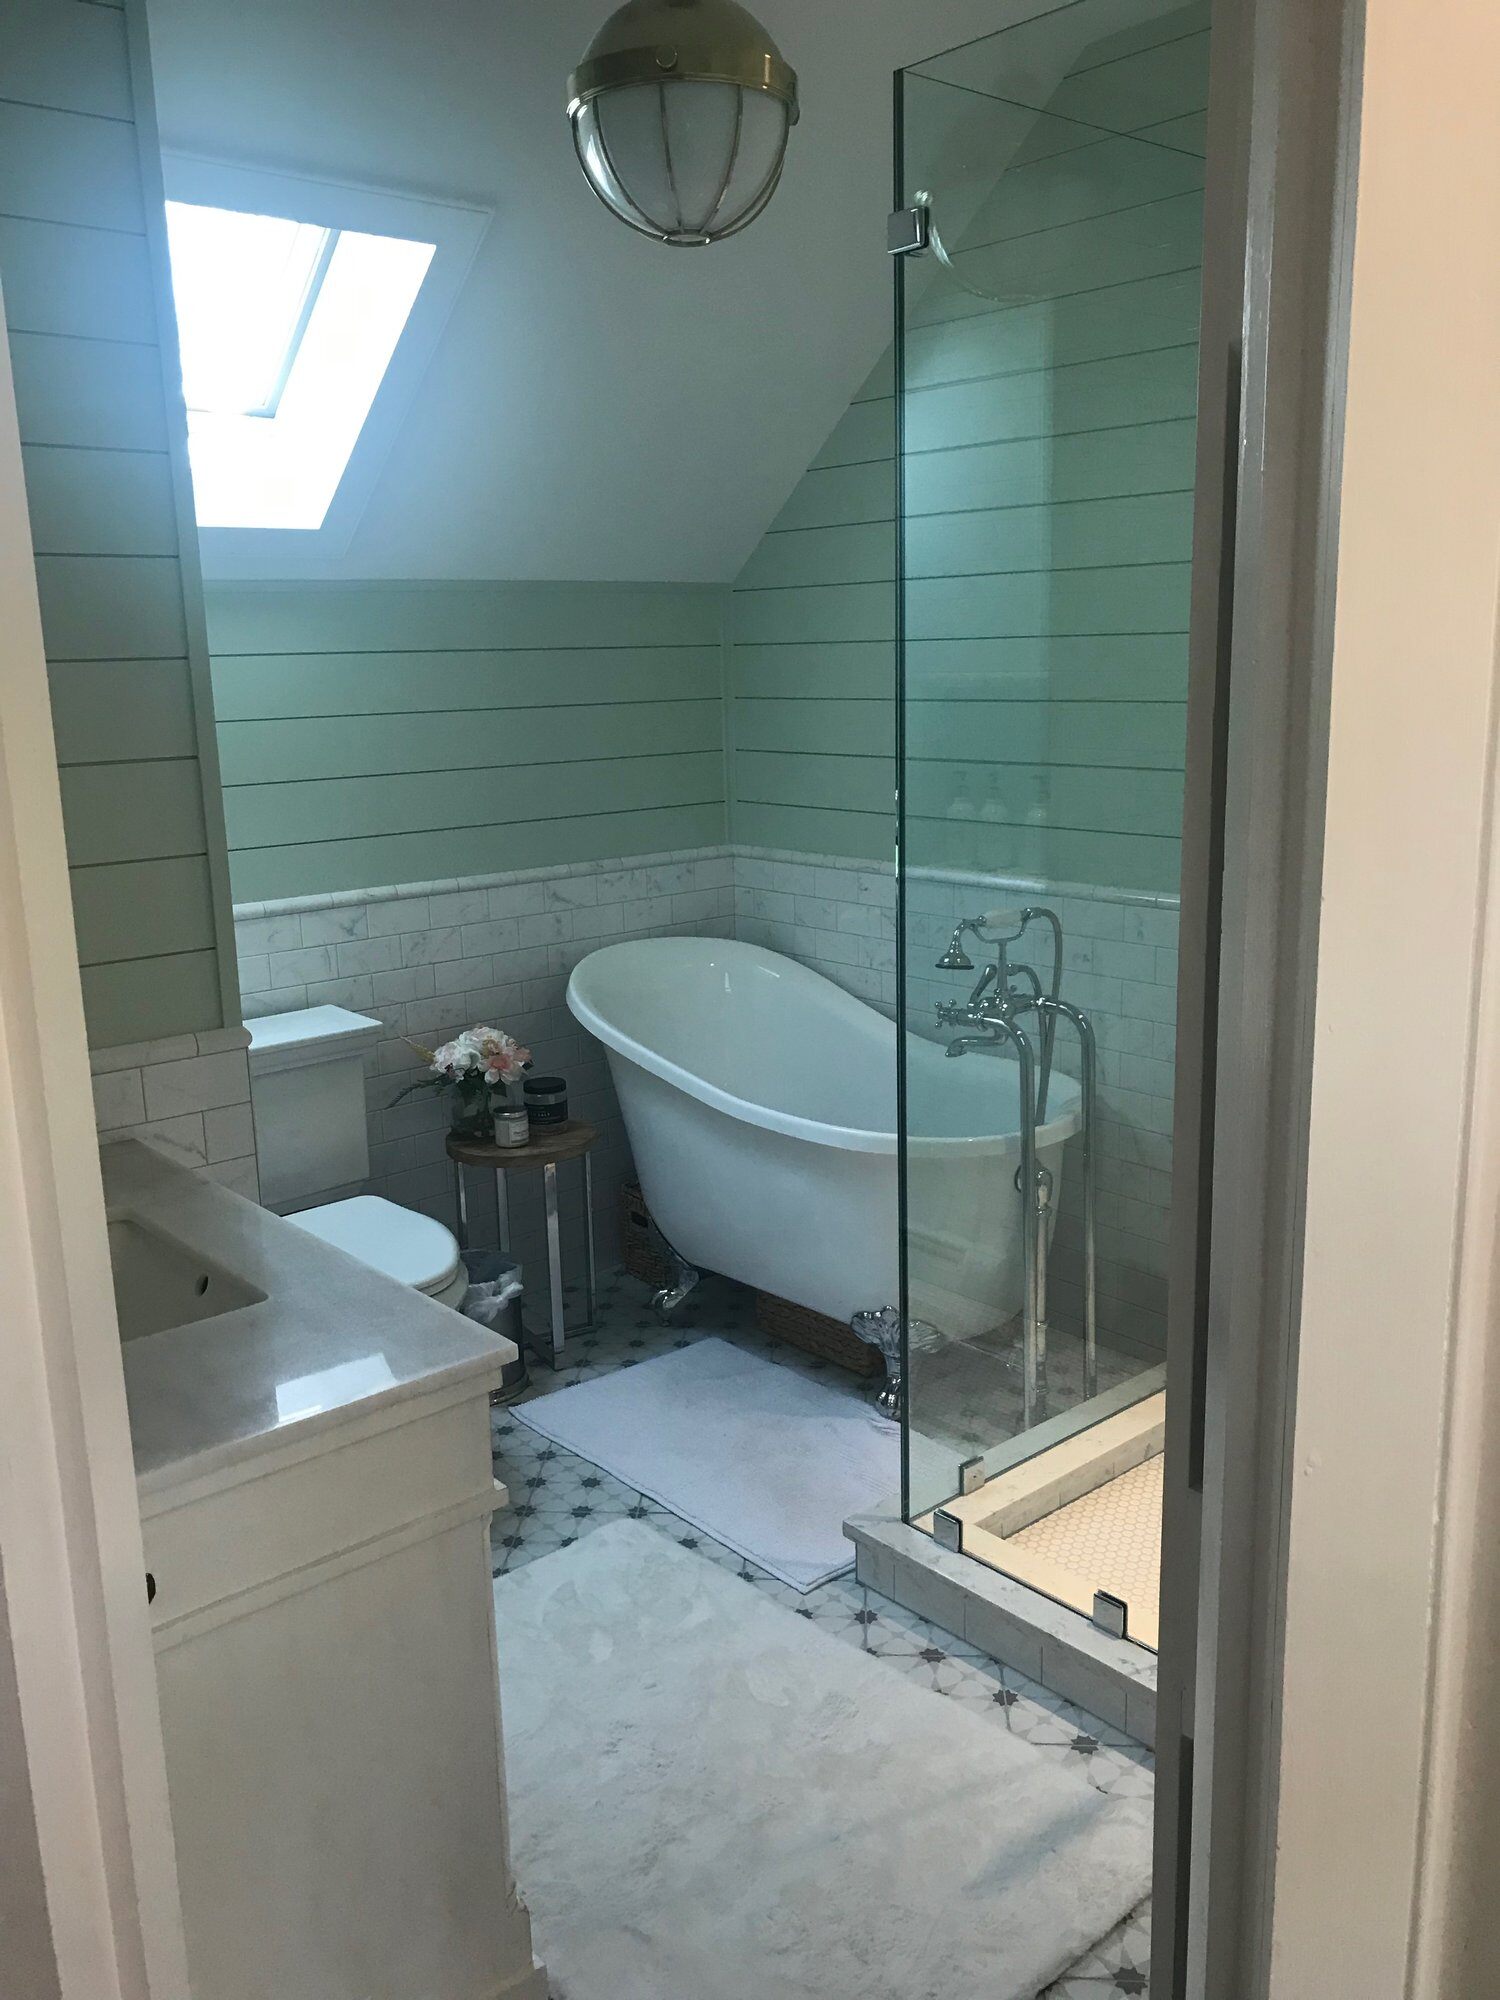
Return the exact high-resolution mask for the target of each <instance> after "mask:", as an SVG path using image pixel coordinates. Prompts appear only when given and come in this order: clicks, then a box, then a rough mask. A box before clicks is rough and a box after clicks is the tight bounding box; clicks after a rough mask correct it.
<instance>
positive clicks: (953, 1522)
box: [932, 1507, 964, 1556]
mask: <svg viewBox="0 0 1500 2000" xmlns="http://www.w3.org/2000/svg"><path fill="white" fill-rule="evenodd" d="M932 1539H933V1540H934V1541H935V1542H936V1543H937V1545H938V1547H939V1548H940V1549H951V1550H952V1552H953V1554H954V1555H956V1556H961V1555H962V1554H963V1552H964V1524H963V1522H962V1521H960V1520H959V1518H958V1516H957V1515H956V1514H950V1513H949V1512H948V1509H947V1508H946V1507H934V1509H933V1510H932Z"/></svg>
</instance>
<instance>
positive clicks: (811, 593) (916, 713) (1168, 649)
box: [729, 10, 1207, 891]
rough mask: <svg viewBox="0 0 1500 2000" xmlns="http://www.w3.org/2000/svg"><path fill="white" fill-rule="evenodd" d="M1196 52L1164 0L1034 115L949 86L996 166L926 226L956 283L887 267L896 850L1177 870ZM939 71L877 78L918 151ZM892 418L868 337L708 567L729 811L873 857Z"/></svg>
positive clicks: (1169, 875)
mask: <svg viewBox="0 0 1500 2000" xmlns="http://www.w3.org/2000/svg"><path fill="white" fill-rule="evenodd" d="M997 46H998V42H997ZM1206 68H1207V31H1206V25H1205V16H1204V14H1203V13H1202V12H1201V11H1199V10H1187V11H1185V12H1184V13H1182V14H1179V15H1176V16H1174V17H1171V18H1170V19H1167V20H1163V21H1161V22H1159V23H1157V24H1156V25H1155V26H1154V27H1153V28H1152V29H1150V30H1145V31H1143V30H1136V31H1134V32H1133V33H1131V34H1130V35H1129V36H1125V37H1120V38H1118V39H1117V41H1116V43H1115V44H1113V45H1108V44H1106V45H1103V46H1100V45H1096V46H1095V47H1094V48H1093V49H1092V50H1090V51H1089V53H1088V56H1087V57H1086V59H1085V60H1084V63H1083V66H1082V68H1081V69H1080V70H1079V71H1077V72H1075V73H1073V74H1071V75H1070V76H1068V77H1067V78H1066V79H1065V80H1064V81H1063V83H1062V84H1061V86H1060V87H1059V89H1058V90H1057V91H1056V92H1055V93H1054V95H1053V96H1052V98H1051V99H1050V102H1049V109H1048V112H1047V114H1046V115H1042V114H1038V113H1023V112H1020V111H1018V109H1017V107H1016V106H1015V105H1014V104H1010V103H1006V102H1004V101H1002V100H1000V99H998V98H997V99H996V100H994V101H993V102H991V101H990V100H987V99H986V98H985V97H984V96H983V95H982V93H981V94H978V95H975V94H974V92H973V91H970V92H968V93H966V95H965V99H964V113H963V115H964V116H965V118H966V119H967V120H968V125H969V129H968V131H967V134H966V144H967V146H968V148H969V150H970V153H971V154H974V153H978V154H979V155H980V156H985V155H986V154H988V155H989V156H992V157H994V158H995V159H996V161H997V162H1002V161H1008V162H1009V164H1008V165H1007V166H1006V167H1005V170H1004V171H1003V173H1002V174H1001V176H1000V178H999V180H998V183H997V185H996V186H995V188H994V190H993V192H991V193H990V194H989V195H987V196H986V197H985V198H984V199H983V200H982V201H981V202H980V203H979V204H978V205H977V207H976V208H975V210H974V212H973V213H972V214H971V215H970V217H969V218H968V220H967V222H966V223H965V225H964V227H963V230H962V233H961V235H960V236H959V238H958V241H957V244H956V245H955V246H950V247H956V248H957V250H958V262H959V263H960V266H961V267H962V269H963V271H964V273H965V276H966V278H967V279H968V280H969V286H972V287H975V288H977V289H970V288H969V286H965V285H960V284H959V283H957V282H955V281H954V279H952V278H951V277H950V276H949V275H948V274H947V273H946V272H943V271H940V270H938V269H937V268H936V266H935V264H934V263H933V261H932V260H931V259H930V258H929V259H927V260H924V261H923V262H922V263H921V264H920V265H916V266H913V267H911V269H910V277H911V283H912V289H911V295H910V298H909V301H908V311H907V315H906V323H905V343H904V356H903V367H904V379H903V391H904V395H903V408H902V416H903V419H904V467H903V471H904V480H905V496H904V518H905V534H906V574H907V592H906V621H907V652H906V667H907V685H906V697H907V698H906V709H905V721H906V785H907V800H906V804H907V815H908V835H907V840H908V858H909V859H910V860H911V861H912V862H913V863H914V864H926V865H934V866H942V867H957V868H976V869H982V870H985V871H993V872H997V873H1024V874H1027V875H1041V876H1044V877H1048V878H1050V879H1053V880H1062V881H1073V882H1091V883H1099V884H1104V885H1109V886H1113V887H1120V888H1132V889H1144V890H1156V891H1161V890H1175V889H1176V887H1177V874H1178V859H1179V857H1178V835H1179V822H1180V815H1181V806H1182V762H1183V745H1184V720H1185V699H1186V686H1187V637H1186V634H1187V622H1188V592H1189V581H1190V558H1191V538H1192V487H1193V460H1194V430H1195V423H1194V417H1195V404H1196V376H1197V360H1198V348H1197V343H1198V313H1199V290H1200V283H1201V275H1200V268H1199V267H1200V264H1201V232H1202V208H1201V185H1202V170H1203V163H1202V158H1201V146H1202V131H1201V114H1202V110H1203V105H1204V101H1205V98H1206V88H1207V78H1206ZM954 88H955V85H954V84H953V83H951V82H946V81H942V82H940V81H937V80H935V79H930V78H918V79H913V80H912V81H910V82H909V84H908V90H909V92H910V93H912V94H911V95H909V97H908V101H907V119H906V129H907V142H908V166H909V168H910V169H911V171H912V173H913V174H914V175H915V176H916V177H917V178H922V177H923V167H924V164H925V163H924V162H923V161H922V160H921V159H920V157H919V155H920V151H921V144H922V141H921V133H922V131H923V129H924V117H925V118H926V120H927V123H928V124H930V126H931V127H932V129H933V130H937V129H939V128H940V126H941V125H942V121H941V119H940V118H939V115H938V114H939V113H940V112H942V111H944V110H945V109H946V108H947V107H948V106H949V104H950V103H951V102H952V92H953V90H954ZM1064 113H1065V114H1066V118H1067V120H1068V121H1069V122H1067V123H1064V122H1063V117H1062V115H1060V114H1064ZM1083 120H1087V121H1089V122H1088V123H1087V124H1085V123H1082V122H1080V121H1083ZM986 121H990V124H991V125H992V128H993V129H992V130H987V129H986ZM950 124H951V121H950ZM1111 126H1113V127H1114V128H1115V129H1114V130H1111V129H1108V128H1110V127H1111ZM1022 128H1024V129H1022ZM943 129H948V128H946V127H944V128H943ZM1122 133H1124V134H1135V135H1137V136H1120V135H1121V134H1122ZM936 184H937V186H938V187H939V189H941V187H942V182H941V180H940V179H939V180H937V183H936ZM937 213H938V215H939V218H940V220H941V219H942V218H943V216H944V206H943V202H942V199H941V195H940V196H939V199H938V202H937ZM993 292H999V293H1000V294H1001V295H1002V299H1003V301H1004V302H1003V303H996V302H995V300H994V299H993V298H992V297H987V296H981V295H980V294H981V293H993ZM895 429H896V398H895V378H894V363H893V358H892V356H891V355H889V354H888V355H887V356H886V357H885V359H884V360H883V361H882V363H881V364H880V366H879V367H878V368H877V369H876V370H875V372H874V374H873V375H872V376H871V378H870V380H869V381H868V382H867V383H866V384H865V386H864V388H863V389H862V390H861V391H860V393H859V395H858V396H857V397H856V399H855V400H854V402H853V403H852V404H851V406H850V408H849V410H848V411H847V413H846V414H845V416H844V417H843V418H842V419H841V421H840V422H839V424H838V425H837V426H836V428H835V429H834V431H833V434H832V435H831V437H830V438H829V440H828V443H827V444H826V445H825V447H824V449H823V451H822V452H821V453H820V455H819V456H818V458H817V459H816V460H815V461H814V463H813V465H812V467H811V468H810V469H809V471H808V472H807V474H806V475H805V477H804V478H803V480H802V482H801V484H800V485H799V486H798V488H797V490H796V492H795V493H794V494H793V495H792V498H791V499H790V500H789V501H788V503H787V505H786V507H785V508H784V509H783V510H782V513H781V515H780V517H779V518H778V519H777V521H776V522H775V523H774V525H773V526H772V528H771V530H770V532H769V533H768V534H767V535H766V536H765V538H764V540H763V541H762V543H761V545H760V547H759V548H758V549H757V550H756V552H755V555H754V556H753V557H752V559H751V561H750V562H749V564H748V565H747V566H746V568H745V570H744V572H743V573H742V574H741V576H740V578H739V581H738V583H737V585H736V588H735V591H734V593H733V598H732V610H731V637H732V648H731V655H730V670H729V671H730V690H729V698H730V711H731V713H730V728H729V741H730V744H731V747H732V759H731V773H730V816H731V828H732V832H733V836H734V838H735V839H737V840H743V841H752V842H757V843H761V844H765V845H768V846H772V847H782V848H797V849H805V850H812V851H816V852H822V853H829V854H843V855H852V856H860V857H863V856H871V857H875V858H878V859H881V860H889V859H890V858H891V855H892V852H893V846H894V805H893V794H894V784H895V768H894V741H893V735H894V719H893V700H892V697H893V693H894V685H895V645H894V633H895V589H894V577H895V553H896V537H895V527H894V521H895V515H896V506H895V491H896V474H895V463H894V460H895Z"/></svg>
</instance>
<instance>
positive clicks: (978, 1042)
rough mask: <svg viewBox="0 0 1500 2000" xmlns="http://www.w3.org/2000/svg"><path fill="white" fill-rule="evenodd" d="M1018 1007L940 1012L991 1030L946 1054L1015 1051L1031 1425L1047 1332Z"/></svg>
mask: <svg viewBox="0 0 1500 2000" xmlns="http://www.w3.org/2000/svg"><path fill="white" fill-rule="evenodd" d="M1022 1005H1023V1006H1028V1007H1029V1006H1030V1005H1032V1003H1031V1002H1030V1001H1024V1002H1022ZM1016 1011H1017V1010H1016V1007H1015V1003H1014V1002H1012V1001H1008V1000H1007V1001H997V1002H996V1003H995V1005H994V1006H992V1007H985V1006H979V1007H974V1008H970V1007H950V1008H942V1007H940V1008H939V1009H938V1018H939V1019H940V1020H949V1021H953V1022H960V1021H962V1022H966V1023H968V1024H970V1025H972V1026H974V1027H977V1028H984V1029H987V1030H988V1031H989V1032H988V1033H986V1034H982V1035H960V1036H959V1037H958V1038H957V1040H955V1041H952V1042H950V1043H949V1044H948V1054H949V1055H950V1056H962V1055H967V1054H968V1053H969V1051H970V1050H971V1049H997V1048H998V1047H999V1046H1000V1041H1001V1038H1002V1037H1003V1038H1004V1039H1005V1040H1006V1041H1008V1042H1009V1043H1010V1044H1011V1046H1012V1048H1014V1050H1015V1052H1016V1068H1017V1072H1018V1081H1019V1084H1020V1094H1021V1117H1020V1128H1021V1130H1020V1138H1021V1165H1020V1170H1019V1172H1018V1174H1017V1177H1016V1178H1017V1183H1018V1186H1019V1188H1020V1191H1021V1403H1022V1422H1023V1425H1024V1427H1025V1428H1026V1429H1027V1430H1030V1429H1031V1427H1032V1425H1033V1424H1036V1423H1039V1422H1041V1420H1042V1418H1044V1417H1045V1416H1046V1414H1047V1400H1048V1399H1047V1346H1046V1338H1047V1337H1046V1328H1045V1323H1044V1320H1043V1317H1042V1308H1043V1301H1044V1299H1045V1297H1046V1293H1045V1289H1044V1283H1045V1281H1044V1280H1043V1279H1042V1278H1041V1276H1040V1270H1041V1266H1042V1263H1043V1261H1044V1258H1043V1257H1042V1256H1039V1255H1038V1238H1037V1230H1036V1227H1035V1219H1034V1217H1033V1215H1032V1212H1031V1211H1032V1207H1033V1206H1034V1204H1035V1202H1036V1194H1037V1171H1036V1059H1035V1057H1034V1056H1033V1054H1032V1050H1031V1043H1030V1041H1029V1039H1028V1038H1027V1036H1026V1035H1024V1034H1023V1033H1022V1032H1021V1030H1020V1028H1018V1027H1017V1025H1016V1023H1015V1020H1014V1018H1013V1016H1014V1013H1015V1012H1016ZM1048 1180H1049V1182H1050V1180H1051V1176H1050V1174H1049V1175H1048ZM1043 1249H1045V1246H1043Z"/></svg>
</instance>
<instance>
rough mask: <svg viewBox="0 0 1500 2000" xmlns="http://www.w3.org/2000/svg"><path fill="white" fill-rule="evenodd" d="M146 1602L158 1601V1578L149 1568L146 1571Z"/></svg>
mask: <svg viewBox="0 0 1500 2000" xmlns="http://www.w3.org/2000/svg"><path fill="white" fill-rule="evenodd" d="M146 1602H147V1603H148V1604H154V1603H155V1602H156V1578H155V1577H154V1576H153V1575H152V1574H151V1572H150V1570H149V1569H148V1570H147V1572H146Z"/></svg>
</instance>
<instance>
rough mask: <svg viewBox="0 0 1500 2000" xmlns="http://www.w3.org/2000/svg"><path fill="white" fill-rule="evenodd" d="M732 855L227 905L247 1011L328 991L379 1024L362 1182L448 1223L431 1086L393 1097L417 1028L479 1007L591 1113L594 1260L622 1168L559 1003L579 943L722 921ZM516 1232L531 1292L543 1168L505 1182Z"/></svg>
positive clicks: (728, 913) (538, 1278) (409, 1067)
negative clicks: (231, 909)
mask: <svg viewBox="0 0 1500 2000" xmlns="http://www.w3.org/2000/svg"><path fill="white" fill-rule="evenodd" d="M732 872H733V863H732V860H731V858H730V856H729V854H728V853H727V851H726V850H725V849H724V848H722V847H707V848H698V849H692V850H688V851H682V852H673V853H666V854H652V855H641V856H635V857H631V858H628V859H624V860H617V861H602V862H585V863H577V864H572V865H569V866H565V867H558V868H551V869H535V870H530V871H524V872H512V873H508V874H497V875H493V876H484V877H471V878H468V879H467V880H464V881H462V882H457V881H448V882H435V883H427V884H408V885H402V886H400V887H393V888H389V889H371V890H364V891H349V892H347V893H343V894H340V895H338V896H321V897H302V898H298V899H295V900H291V901H282V902H279V903H267V904H253V903H252V904H241V905H238V906H237V908H236V911H235V917H236V923H235V934H236V940H237V944H238V949H239V954H240V979H241V987H242V1000H243V1005H244V1009H245V1017H246V1019H247V1020H253V1019H254V1018H256V1017H258V1016H261V1015H265V1014H272V1013H286V1012H290V1011H292V1010H293V1009H296V1008H301V1007H316V1006H323V1005H328V1004H332V1005H335V1006H340V1007H348V1008H352V1009H353V1010H354V1011H355V1012H357V1013H362V1014H369V1015H372V1016H374V1017H375V1018H377V1019H378V1020H379V1021H380V1022H381V1023H382V1025H383V1027H384V1029H385V1035H384V1038H383V1039H382V1040H381V1041H380V1042H379V1043H378V1045H377V1047H376V1050H375V1053H374V1056H373V1059H372V1061H371V1063H370V1067H369V1072H368V1075H367V1077H366V1094H367V1103H368V1116H369V1133H370V1167H371V1174H370V1182H369V1186H370V1191H371V1192H372V1193H377V1194H383V1195H385V1196H387V1197H388V1198H389V1199H390V1200H392V1201H398V1202H402V1203H404V1204H406V1205H407V1206H409V1207H412V1208H418V1209H421V1210H423V1211H424V1212H425V1213H427V1214H430V1215H435V1216H437V1217H438V1218H439V1219H440V1220H442V1221H444V1222H446V1223H448V1224H449V1225H450V1226H452V1225H453V1224H454V1222H455V1220H456V1216H455V1209H454V1194H453V1181H452V1173H451V1169H450V1167H449V1165H448V1162H447V1159H446V1156H445V1154H444V1151H443V1138H444V1133H445V1131H446V1129H447V1124H448V1112H447V1107H446V1105H445V1104H444V1102H443V1101H442V1099H441V1098H440V1097H439V1096H438V1095H437V1094H436V1093H428V1092H420V1093H418V1094H417V1095H415V1096H410V1097H407V1098H405V1099H404V1100H403V1101H402V1102H400V1103H396V1102H394V1100H395V1099H396V1097H397V1096H398V1095H399V1093H400V1092H401V1091H402V1090H403V1089H404V1088H405V1087H406V1086H407V1085H409V1084H411V1083H413V1082H415V1081H416V1080H417V1079H418V1078H419V1077H420V1076H421V1075H422V1074H423V1068H422V1064H421V1062H420V1059H419V1058H418V1056H417V1055H416V1054H415V1053H414V1052H413V1049H412V1047H411V1044H412V1042H417V1043H420V1044H421V1045H422V1046H423V1047H427V1048H431V1047H433V1046H434V1045H435V1044H437V1043H438V1042H441V1041H444V1040H446V1039H448V1037H450V1036H451V1035H453V1034H455V1033H457V1031H458V1030H459V1029H460V1028H464V1027H468V1026H470V1025H472V1024H473V1023H475V1022H481V1021H482V1022H485V1023H488V1024H491V1025H494V1026H496V1027H501V1028H504V1029H506V1030H507V1031H508V1032H510V1033H511V1034H514V1035H515V1036H517V1037H518V1039H520V1040H521V1041H523V1042H525V1043H526V1044H527V1045H528V1047H529V1048H530V1049H531V1050H532V1053H533V1057H534V1059H535V1068H536V1071H537V1073H539V1074H547V1073H554V1072H555V1073H557V1074H559V1075H562V1076H564V1077H566V1078H567V1081H568V1101H569V1109H570V1111H571V1112H572V1113H573V1115H574V1116H577V1117H581V1118H586V1119H587V1120H588V1121H589V1122H590V1123H591V1124H594V1125H597V1126H598V1128H599V1131H600V1143H599V1146H598V1149H597V1151H596V1153H595V1156H594V1187H595V1228H596V1234H597V1239H598V1247H599V1255H600V1259H601V1263H608V1262H610V1261H613V1260H615V1259H616V1258H617V1256H618V1227H617V1218H618V1213H619V1188H620V1183H621V1181H622V1180H623V1179H624V1178H626V1176H627V1175H628V1174H629V1173H630V1171H631V1164H630V1152H629V1147H628V1145H627V1143H626V1139H625V1131H624V1126H623V1124H622V1122H621V1119H620V1113H619V1107H618V1105H617V1103H616V1100H615V1095H614V1091H613V1089H612V1088H611V1085H610V1081H609V1072H608V1067H607V1064H606V1062H605V1059H604V1053H603V1050H602V1049H601V1048H600V1047H599V1045H598V1043H596V1042H595V1041H593V1040H592V1039H591V1038H590V1037H589V1036H587V1035H585V1034H584V1033H583V1031H582V1030H581V1029H580V1028H579V1027H578V1025H577V1023H576V1022H575V1021H574V1019H573V1017H572V1015H571V1014H570V1013H569V1012H568V1010H567V1006H566V1003H565V999H564V995H565V992H566V988H567V982H568V975H569V974H570V973H571V971H572V969H573V967H574V965H576V964H577V962H578V960H579V959H581V958H583V957H586V956H587V954H588V953H589V952H590V951H593V950H595V949H597V948H598V947H599V946H600V945H603V944H608V943H613V942H616V941H620V940H623V939H626V938H640V937H659V936H680V935H703V934H709V935H717V936H724V935H728V933H729V932H730V930H731V928H732V925H733V916H734V913H733V880H732ZM485 1178H486V1177H485V1176H483V1175H480V1174H476V1175H474V1176H473V1177H472V1181H471V1201H470V1215H471V1221H472V1224H473V1229H474V1234H475V1238H476V1240H477V1241H480V1242H488V1241H492V1240H493V1235H494V1222H493V1215H494V1210H493V1195H492V1191H491V1189H490V1188H489V1187H488V1186H486V1185H484V1184H483V1183H484V1181H485ZM581 1178H582V1177H581V1175H580V1174H579V1173H578V1172H577V1171H576V1170H574V1169H570V1168H567V1167H564V1168H563V1169H562V1170H561V1172H560V1174H559V1194H560V1202H561V1209H562V1220H563V1231H564V1243H563V1248H564V1256H565V1259H566V1260H567V1263H568V1266H569V1276H570V1278H571V1277H573V1276H574V1275H575V1274H576V1275H577V1276H578V1277H579V1278H580V1280H581V1274H582V1270H583V1261H582V1219H583V1208H582V1199H581V1194H580V1191H579V1183H580V1181H581ZM511 1222H512V1234H513V1248H514V1250H515V1252H516V1254H517V1255H518V1256H519V1257H520V1258H521V1259H522V1261H523V1263H524V1264H525V1266H526V1277H527V1284H528V1289H530V1290H532V1292H533V1296H534V1297H536V1296H538V1295H539V1291H538V1289H537V1288H539V1287H540V1286H541V1285H542V1284H543V1283H544V1282H545V1269H546V1250H545V1238H544V1235H543V1220H542V1211H541V1180H540V1176H538V1175H527V1176H525V1177H524V1179H523V1180H522V1181H521V1182H520V1183H519V1185H515V1186H513V1188H512V1198H511Z"/></svg>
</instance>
